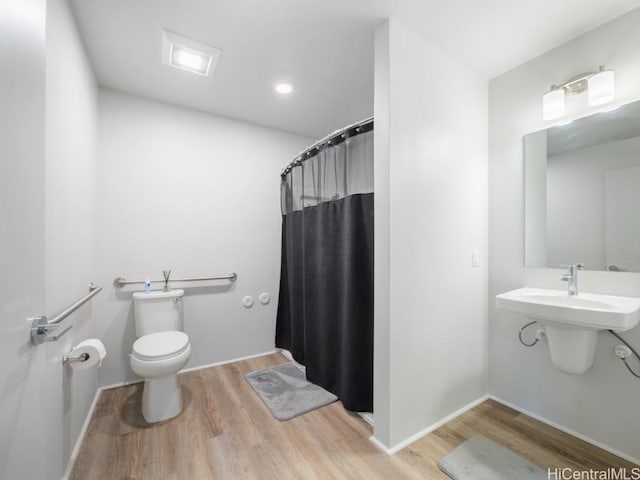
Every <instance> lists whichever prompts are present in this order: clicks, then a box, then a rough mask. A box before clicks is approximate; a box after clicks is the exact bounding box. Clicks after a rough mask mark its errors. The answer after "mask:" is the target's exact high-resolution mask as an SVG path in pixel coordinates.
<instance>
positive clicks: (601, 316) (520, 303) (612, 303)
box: [496, 288, 640, 374]
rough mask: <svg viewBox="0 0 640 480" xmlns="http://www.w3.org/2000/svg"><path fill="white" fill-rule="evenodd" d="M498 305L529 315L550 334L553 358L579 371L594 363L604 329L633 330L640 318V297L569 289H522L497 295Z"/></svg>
mask: <svg viewBox="0 0 640 480" xmlns="http://www.w3.org/2000/svg"><path fill="white" fill-rule="evenodd" d="M496 306H497V307H498V308H501V309H504V310H511V311H513V312H518V313H521V314H524V315H526V316H527V317H529V318H531V319H532V320H536V321H537V322H538V323H540V324H541V325H542V326H543V327H544V329H545V332H546V333H547V339H548V340H549V350H550V352H551V360H552V361H553V363H554V365H555V366H556V367H558V368H559V369H560V370H562V371H564V372H567V373H573V374H579V373H583V372H586V371H587V370H589V368H591V366H592V365H593V361H594V359H595V354H596V345H597V342H598V332H599V331H600V330H629V329H631V328H633V327H635V326H636V325H638V321H639V320H640V298H634V297H617V296H614V295H600V294H596V293H582V292H581V293H580V294H579V295H568V294H567V291H566V290H550V289H546V288H519V289H517V290H512V291H510V292H506V293H502V294H500V295H497V296H496Z"/></svg>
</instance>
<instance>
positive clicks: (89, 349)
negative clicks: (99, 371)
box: [69, 338, 107, 370]
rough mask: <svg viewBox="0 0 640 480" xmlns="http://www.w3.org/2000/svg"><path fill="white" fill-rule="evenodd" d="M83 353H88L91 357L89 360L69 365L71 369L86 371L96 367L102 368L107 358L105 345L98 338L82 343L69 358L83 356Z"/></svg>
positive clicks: (72, 351)
mask: <svg viewBox="0 0 640 480" xmlns="http://www.w3.org/2000/svg"><path fill="white" fill-rule="evenodd" d="M83 353H87V354H88V355H89V359H88V360H86V361H84V362H71V363H69V365H70V366H71V368H73V369H74V370H86V369H87V368H92V367H95V366H96V365H97V366H98V367H100V366H101V365H102V359H103V358H104V357H106V356H107V351H106V350H105V348H104V344H103V343H102V342H101V341H100V340H98V339H97V338H90V339H89V340H85V341H84V342H80V343H79V344H78V345H76V346H75V347H73V349H72V350H71V353H70V354H69V356H70V357H75V356H77V355H82V354H83Z"/></svg>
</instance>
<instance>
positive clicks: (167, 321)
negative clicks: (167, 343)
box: [133, 290, 184, 337]
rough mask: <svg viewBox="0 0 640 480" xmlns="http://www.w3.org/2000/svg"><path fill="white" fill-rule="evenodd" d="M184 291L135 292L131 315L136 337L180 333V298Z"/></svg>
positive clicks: (181, 319)
mask: <svg viewBox="0 0 640 480" xmlns="http://www.w3.org/2000/svg"><path fill="white" fill-rule="evenodd" d="M183 296H184V290H162V291H158V292H149V293H144V292H136V293H134V294H133V314H134V317H135V322H136V337H141V336H143V335H149V334H150V333H158V332H167V331H169V330H177V331H182V329H183V326H184V325H183V314H182V297H183Z"/></svg>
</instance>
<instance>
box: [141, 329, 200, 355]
mask: <svg viewBox="0 0 640 480" xmlns="http://www.w3.org/2000/svg"><path fill="white" fill-rule="evenodd" d="M188 346H189V336H188V335H187V334H186V333H184V332H174V331H171V332H159V333H151V334H149V335H143V336H142V337H140V338H139V339H138V340H136V341H135V343H134V344H133V353H134V354H135V356H136V357H138V358H139V359H141V360H161V359H163V358H165V357H171V356H174V355H179V354H180V353H182V352H184V351H185V350H186V349H187V347H188Z"/></svg>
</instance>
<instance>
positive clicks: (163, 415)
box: [131, 331, 191, 423]
mask: <svg viewBox="0 0 640 480" xmlns="http://www.w3.org/2000/svg"><path fill="white" fill-rule="evenodd" d="M190 357H191V344H190V343H189V337H188V336H187V334H186V333H184V332H175V331H169V332H160V333H152V334H149V335H144V336H142V337H140V338H139V339H138V340H136V342H135V343H134V344H133V351H132V352H131V370H133V372H134V373H135V374H136V375H138V376H139V377H143V378H144V379H145V385H144V390H143V393H142V415H143V416H144V419H145V420H146V421H147V422H149V423H154V422H161V421H163V420H168V419H170V418H172V417H175V416H176V415H178V414H179V413H180V412H181V411H182V393H181V391H180V383H179V382H178V371H180V370H182V369H183V368H184V366H185V365H186V364H187V362H188V361H189V358H190Z"/></svg>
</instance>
